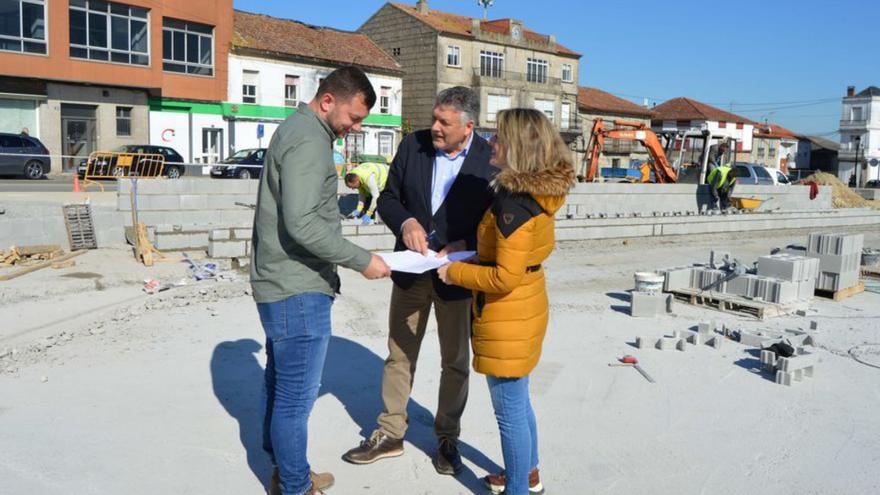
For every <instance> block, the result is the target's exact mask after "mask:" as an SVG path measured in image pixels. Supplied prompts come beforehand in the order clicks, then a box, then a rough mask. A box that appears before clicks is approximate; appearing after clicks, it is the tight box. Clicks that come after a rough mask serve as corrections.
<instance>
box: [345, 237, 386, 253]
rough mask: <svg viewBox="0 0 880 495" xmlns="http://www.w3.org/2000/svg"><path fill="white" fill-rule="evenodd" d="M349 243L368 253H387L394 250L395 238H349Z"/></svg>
mask: <svg viewBox="0 0 880 495" xmlns="http://www.w3.org/2000/svg"><path fill="white" fill-rule="evenodd" d="M350 240H351V242H353V243H355V244H357V245H358V246H360V247H362V248H364V249H366V250H369V251H387V250H391V249H394V241H395V238H394V236H393V235H391V234H386V235H365V236H356V237H352V238H350Z"/></svg>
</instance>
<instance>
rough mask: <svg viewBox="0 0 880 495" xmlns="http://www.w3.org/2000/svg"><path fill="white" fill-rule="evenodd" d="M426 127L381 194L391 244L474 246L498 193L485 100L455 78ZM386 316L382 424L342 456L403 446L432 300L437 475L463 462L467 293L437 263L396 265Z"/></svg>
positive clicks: (366, 458) (407, 145)
mask: <svg viewBox="0 0 880 495" xmlns="http://www.w3.org/2000/svg"><path fill="white" fill-rule="evenodd" d="M433 113H434V123H433V124H432V125H431V128H430V129H425V130H421V131H417V132H414V133H412V134H410V135H408V136H407V137H406V138H404V140H403V142H401V143H400V147H399V148H398V149H397V155H396V156H395V157H394V161H393V162H392V164H391V170H390V172H389V176H388V183H387V184H386V185H385V189H384V190H383V191H382V194H381V195H380V196H379V215H380V216H381V217H382V220H383V221H384V222H385V224H386V225H388V227H389V228H390V229H391V230H392V232H394V234H395V235H396V236H397V243H396V245H395V248H394V250H395V251H403V250H406V249H410V250H412V251H418V252H421V253H423V254H427V253H428V250H429V249H430V250H433V251H437V252H438V253H439V255H441V256H442V255H444V254H447V253H450V252H455V251H464V250H476V246H477V226H478V225H479V223H480V220H481V219H482V217H483V214H484V213H485V211H486V209H487V208H488V207H489V205H490V203H491V201H492V193H491V190H490V188H489V182H490V180H491V179H492V175H493V174H494V172H493V170H494V169H493V168H492V167H491V166H490V165H489V158H490V156H491V148H490V147H489V144H488V143H487V142H486V140H485V139H483V138H482V137H480V136H478V135H477V133H476V132H475V130H474V126H475V124H476V121H477V119H478V117H479V115H480V99H479V95H477V94H475V93H474V92H473V91H471V90H470V89H468V88H465V87H462V86H456V87H453V88H449V89H446V90H444V91H442V92H440V94H439V95H438V96H437V100H436V102H435V104H434V112H433ZM391 278H392V280H393V281H394V286H393V288H392V291H391V309H390V315H389V336H388V350H389V355H388V359H387V360H386V361H385V369H384V371H383V375H382V400H383V402H384V409H383V411H382V413H381V414H380V415H379V419H378V423H379V427H378V428H377V429H376V430H375V431H374V432H373V434H372V435H370V437H369V438H368V439H366V440H364V441H363V442H361V444H360V445H359V446H358V447H355V448H353V449H351V450H349V451H348V452H347V453H346V454H345V455H344V456H343V458H344V459H345V460H346V461H349V462H352V463H355V464H370V463H372V462H375V461H377V460H379V459H383V458H385V457H394V456H399V455H402V454H403V436H404V434H405V433H406V427H407V416H406V404H407V402H408V401H409V395H410V392H411V390H412V380H413V375H414V374H415V370H416V361H417V359H418V355H419V349H420V347H421V344H422V338H423V337H424V335H425V327H426V326H427V323H428V315H429V313H430V311H431V306H432V305H433V307H434V313H435V315H436V318H437V333H438V336H439V339H440V355H441V362H442V371H441V374H440V393H439V402H438V405H437V414H436V416H435V420H434V433H435V434H436V436H437V440H438V449H437V455H436V456H435V457H434V467H435V468H436V469H437V472H439V473H441V474H450V475H451V474H456V473H458V472H459V471H460V470H461V468H462V464H461V456H460V455H459V452H458V437H459V434H460V432H461V426H460V420H461V415H462V412H464V407H465V403H466V402H467V395H468V373H469V371H470V332H471V293H470V291H469V290H466V289H463V288H461V287H455V286H450V285H446V284H444V283H443V282H441V281H440V279H439V278H438V277H437V271H436V270H432V271H430V272H428V273H424V274H420V275H415V274H409V273H400V272H394V273H392V275H391Z"/></svg>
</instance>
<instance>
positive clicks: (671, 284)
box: [663, 268, 693, 291]
mask: <svg viewBox="0 0 880 495" xmlns="http://www.w3.org/2000/svg"><path fill="white" fill-rule="evenodd" d="M692 273H693V269H692V268H673V269H671V270H667V271H666V280H664V282H663V290H665V291H675V290H681V289H690V288H691V279H692Z"/></svg>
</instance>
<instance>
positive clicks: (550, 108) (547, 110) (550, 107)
mask: <svg viewBox="0 0 880 495" xmlns="http://www.w3.org/2000/svg"><path fill="white" fill-rule="evenodd" d="M555 107H556V102H554V101H553V100H535V108H536V109H538V110H540V111H542V112H544V115H546V116H547V118H548V119H550V122H552V123H554V124H555V123H556V117H555V115H556V114H555V111H554V110H555Z"/></svg>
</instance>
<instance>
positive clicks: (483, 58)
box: [480, 50, 504, 77]
mask: <svg viewBox="0 0 880 495" xmlns="http://www.w3.org/2000/svg"><path fill="white" fill-rule="evenodd" d="M503 72H504V54H503V53H498V52H489V51H486V50H480V75H481V76H484V77H501V75H502V73H503Z"/></svg>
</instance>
